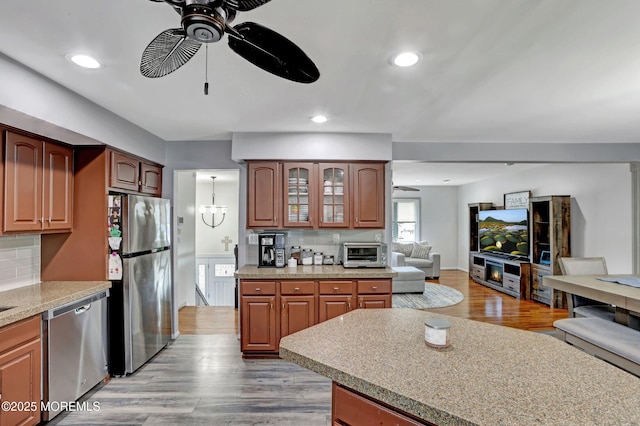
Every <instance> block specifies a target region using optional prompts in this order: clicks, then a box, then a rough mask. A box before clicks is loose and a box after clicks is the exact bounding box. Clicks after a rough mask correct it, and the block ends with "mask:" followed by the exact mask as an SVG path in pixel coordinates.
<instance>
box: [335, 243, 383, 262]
mask: <svg viewBox="0 0 640 426" xmlns="http://www.w3.org/2000/svg"><path fill="white" fill-rule="evenodd" d="M338 258H339V259H340V262H341V263H342V266H344V267H345V268H384V267H386V266H387V245H386V244H384V243H343V244H342V245H341V246H340V252H339V254H338Z"/></svg>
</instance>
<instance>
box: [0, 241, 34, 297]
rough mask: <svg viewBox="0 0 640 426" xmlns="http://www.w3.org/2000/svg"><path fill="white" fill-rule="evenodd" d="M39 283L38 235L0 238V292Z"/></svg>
mask: <svg viewBox="0 0 640 426" xmlns="http://www.w3.org/2000/svg"><path fill="white" fill-rule="evenodd" d="M38 282H40V235H16V236H8V237H0V291H5V290H11V289H12V288H18V287H24V286H27V285H30V284H36V283H38Z"/></svg>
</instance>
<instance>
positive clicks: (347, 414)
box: [331, 382, 431, 426]
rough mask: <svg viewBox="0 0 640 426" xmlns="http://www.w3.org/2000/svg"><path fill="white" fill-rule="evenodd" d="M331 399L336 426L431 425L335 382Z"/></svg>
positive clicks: (332, 417) (332, 416)
mask: <svg viewBox="0 0 640 426" xmlns="http://www.w3.org/2000/svg"><path fill="white" fill-rule="evenodd" d="M331 399H332V401H331V402H332V404H331V421H332V423H333V425H334V426H335V425H340V426H356V425H397V426H416V425H425V424H427V425H429V424H431V423H427V422H426V421H424V420H418V419H413V418H412V417H411V416H410V415H409V414H406V413H402V412H400V411H398V410H396V409H394V408H392V407H388V406H386V405H384V404H382V403H381V402H379V401H377V400H374V399H372V398H369V397H366V396H364V395H360V394H358V393H355V392H354V391H352V390H350V389H347V388H345V387H342V386H340V385H338V384H336V383H335V382H333V388H332V396H331Z"/></svg>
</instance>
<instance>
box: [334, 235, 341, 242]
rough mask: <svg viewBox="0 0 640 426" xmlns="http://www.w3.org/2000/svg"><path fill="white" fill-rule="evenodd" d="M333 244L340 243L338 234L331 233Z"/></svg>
mask: <svg viewBox="0 0 640 426" xmlns="http://www.w3.org/2000/svg"><path fill="white" fill-rule="evenodd" d="M333 244H340V234H333Z"/></svg>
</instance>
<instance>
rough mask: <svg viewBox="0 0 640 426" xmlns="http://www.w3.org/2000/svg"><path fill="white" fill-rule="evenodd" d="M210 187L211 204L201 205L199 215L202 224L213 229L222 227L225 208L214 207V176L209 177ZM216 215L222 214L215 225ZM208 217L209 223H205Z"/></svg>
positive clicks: (225, 213) (225, 212)
mask: <svg viewBox="0 0 640 426" xmlns="http://www.w3.org/2000/svg"><path fill="white" fill-rule="evenodd" d="M211 186H212V192H211V204H210V205H201V206H200V215H201V216H202V221H203V222H204V224H205V225H207V226H208V227H210V228H212V229H213V228H217V227H218V226H220V225H222V222H224V218H225V216H226V215H227V206H216V176H211ZM216 214H217V215H218V217H219V215H220V214H222V218H221V219H220V222H218V223H216ZM205 215H206V217H205ZM209 216H210V217H211V223H209V222H207V218H209Z"/></svg>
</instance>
